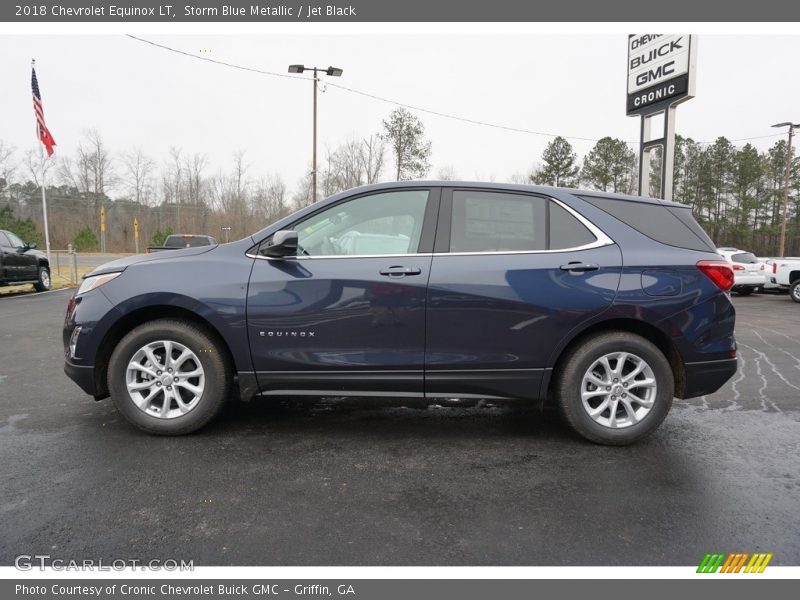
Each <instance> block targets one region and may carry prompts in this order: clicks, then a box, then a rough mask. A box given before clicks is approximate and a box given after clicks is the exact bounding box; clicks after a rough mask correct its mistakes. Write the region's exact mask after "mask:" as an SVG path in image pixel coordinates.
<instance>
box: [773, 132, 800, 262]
mask: <svg viewBox="0 0 800 600" xmlns="http://www.w3.org/2000/svg"><path fill="white" fill-rule="evenodd" d="M773 127H788V128H789V144H788V145H787V147H786V172H785V173H784V177H783V218H782V219H781V238H780V244H779V250H778V255H779V257H780V258H784V257H785V256H786V254H785V252H786V216H787V214H786V213H787V207H788V205H789V179H791V176H792V137H793V136H794V129H795V127H800V124H798V123H791V122H788V121H787V122H786V123H776V124H775V125H773Z"/></svg>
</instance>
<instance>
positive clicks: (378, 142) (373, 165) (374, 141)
mask: <svg viewBox="0 0 800 600" xmlns="http://www.w3.org/2000/svg"><path fill="white" fill-rule="evenodd" d="M385 156H386V144H385V143H384V141H383V138H381V136H380V135H371V136H369V138H368V139H365V140H363V145H362V146H361V165H362V168H363V169H364V175H365V180H366V183H377V182H378V181H379V179H380V176H381V171H382V170H383V160H384V157H385Z"/></svg>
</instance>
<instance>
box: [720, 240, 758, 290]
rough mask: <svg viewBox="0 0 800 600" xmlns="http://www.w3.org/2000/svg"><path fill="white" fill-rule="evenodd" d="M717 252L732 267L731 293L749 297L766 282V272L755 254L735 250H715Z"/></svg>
mask: <svg viewBox="0 0 800 600" xmlns="http://www.w3.org/2000/svg"><path fill="white" fill-rule="evenodd" d="M717 252H718V253H719V254H720V255H722V257H723V258H724V259H725V260H727V261H728V262H729V263H731V266H733V287H732V288H731V291H732V292H736V293H737V294H739V295H740V296H749V295H750V294H752V293H753V292H754V291H755V290H757V289H759V288H763V287H764V284H765V283H766V282H767V274H766V270H765V267H764V263H762V262H761V261H759V260H758V259H757V258H756V256H755V254H753V253H752V252H747V251H746V250H739V249H737V248H717Z"/></svg>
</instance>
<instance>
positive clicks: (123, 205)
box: [0, 108, 800, 255]
mask: <svg viewBox="0 0 800 600" xmlns="http://www.w3.org/2000/svg"><path fill="white" fill-rule="evenodd" d="M786 148H787V144H786V141H785V140H781V141H778V142H776V143H775V144H774V145H773V146H772V147H771V148H770V149H769V150H767V151H766V152H759V151H758V150H757V149H756V148H755V147H754V146H752V145H751V144H746V145H744V146H743V147H737V146H735V145H734V144H733V143H732V142H731V141H729V140H727V139H726V138H724V137H720V138H719V139H717V140H716V142H714V143H713V144H702V143H699V142H696V141H694V140H692V139H691V138H684V137H681V136H677V140H676V154H675V167H674V192H673V199H674V200H675V201H677V202H682V203H685V204H688V205H690V206H691V207H692V209H693V212H694V215H695V217H696V218H697V220H698V221H699V222H700V224H701V225H702V226H703V227H704V228H705V229H706V231H707V232H708V233H709V235H710V236H711V237H712V239H713V240H714V241H715V242H716V243H717V244H718V245H720V246H723V245H725V246H738V247H742V248H746V249H748V250H752V251H754V252H756V253H758V254H760V255H772V254H775V252H776V246H777V239H778V235H779V228H780V222H781V217H782V206H783V181H784V179H783V178H784V175H783V174H784V165H785V160H786ZM431 153H432V144H431V142H430V141H429V140H428V139H427V138H426V134H425V127H424V124H423V123H422V122H421V121H420V119H419V118H418V117H417V116H415V115H414V114H412V113H411V112H409V111H408V110H406V109H404V108H398V109H396V110H394V111H392V112H391V114H389V115H388V116H387V118H386V119H384V120H383V121H382V123H381V124H380V127H379V128H378V131H376V132H374V133H372V134H370V135H368V136H364V137H362V136H352V137H351V138H350V139H347V140H345V141H344V142H342V143H341V144H339V145H338V146H335V147H332V148H326V149H324V150H323V152H322V156H321V160H319V167H318V177H317V179H318V187H319V194H320V196H321V197H325V196H329V195H331V194H334V193H337V192H339V191H342V190H346V189H350V188H353V187H357V186H360V185H365V184H370V183H376V182H379V181H387V180H391V181H403V180H412V179H422V178H425V177H428V176H429V175H430V170H431V162H430V158H431ZM652 168H653V169H656V168H657V165H652ZM43 170H44V174H45V179H46V181H47V185H46V192H47V198H48V210H49V213H48V214H49V215H50V237H51V245H52V246H53V248H66V246H67V244H72V245H73V246H74V247H75V248H76V249H78V250H79V251H90V250H97V249H99V231H100V207H104V209H105V214H106V221H107V227H106V232H107V239H106V249H107V250H108V251H110V252H132V251H133V250H134V230H133V220H134V218H135V219H137V220H138V222H139V225H140V238H139V248H140V250H143V248H144V247H145V246H147V245H149V244H154V245H158V244H160V243H162V242H163V239H164V237H165V236H166V235H167V234H169V233H171V232H187V233H205V234H209V235H213V236H215V237H217V238H220V239H222V240H223V241H224V240H225V237H226V236H228V237H229V238H230V239H239V238H241V237H244V236H246V235H248V234H250V233H252V232H253V231H255V230H257V229H259V228H261V227H263V226H265V225H267V224H269V223H271V222H273V221H275V220H277V219H279V218H281V217H283V216H285V215H287V214H289V213H291V212H292V211H294V210H296V209H298V208H301V207H303V206H306V205H308V204H309V203H311V202H313V201H314V198H312V197H311V172H310V169H309V170H308V172H307V173H306V175H305V176H304V177H302V178H301V179H300V181H298V182H296V184H295V186H294V188H293V191H291V192H290V190H289V187H288V186H287V184H286V182H285V181H284V180H283V178H282V177H281V175H280V174H278V173H267V174H264V173H256V172H255V169H254V167H253V164H252V163H251V162H250V161H249V160H248V156H247V153H246V152H245V151H238V152H236V153H234V154H233V156H232V157H231V159H230V162H229V163H228V165H227V166H226V167H224V168H216V169H214V168H213V167H212V165H211V163H210V161H209V159H208V156H207V155H206V154H205V153H203V152H189V151H186V150H184V149H182V148H178V147H172V148H170V150H169V153H168V156H167V158H166V159H165V160H164V161H162V162H161V163H158V162H156V161H155V160H154V159H153V158H152V157H151V156H150V155H149V154H148V153H147V152H146V151H145V150H144V149H142V148H131V149H129V150H127V151H124V152H114V151H112V150H111V149H110V148H108V147H107V145H106V144H105V142H104V140H103V138H102V136H101V135H100V134H99V133H98V132H97V131H94V130H88V131H86V132H85V134H84V136H83V139H82V140H81V142H80V143H79V144H78V148H77V150H76V151H75V153H74V154H73V155H71V156H63V157H58V158H57V159H45V160H44V163H42V158H41V154H40V153H39V152H38V149H36V150H34V149H31V150H28V151H25V152H22V153H20V152H17V151H16V150H15V149H14V148H12V147H10V146H9V145H8V144H6V143H4V142H3V141H2V140H0V228H5V229H12V230H14V231H16V232H17V233H18V234H19V235H22V236H23V237H25V238H26V239H27V240H29V241H36V242H37V243H41V239H42V235H41V231H42V227H41V219H42V217H41V213H42V211H41V181H40V180H41V177H42V171H43ZM652 176H653V175H652V174H651V178H652ZM433 177H434V178H436V179H443V180H452V179H457V175H456V170H455V168H454V167H452V166H448V167H442V168H441V169H439V171H438V172H437V173H435V174H433ZM508 180H509V181H513V182H517V183H536V184H542V185H554V186H561V187H583V188H587V189H593V190H599V191H605V192H619V193H635V191H636V189H637V187H638V161H637V155H636V153H635V152H634V150H633V148H631V146H630V145H629V144H628V143H626V142H625V141H624V140H620V139H615V138H612V137H604V138H602V139H600V140H598V141H597V142H596V143H595V145H594V147H593V148H591V150H590V151H589V152H588V153H587V154H586V155H585V156H583V157H581V158H579V156H578V154H577V152H576V151H575V150H574V148H573V147H572V145H571V144H570V143H569V141H568V140H567V139H565V138H563V137H560V136H559V137H556V138H554V139H553V140H552V141H551V142H550V143H548V144H547V146H546V148H545V149H544V152H543V153H542V155H541V157H539V159H538V160H536V161H535V162H534V164H533V166H532V167H531V169H530V170H529V171H528V172H527V173H517V174H512V175H510V176H509V177H508ZM799 197H800V162H798V159H796V158H794V157H793V160H792V169H791V178H790V202H789V211H788V212H789V224H788V227H787V255H792V254H800V200H799V199H798V198H799ZM228 228H229V229H228Z"/></svg>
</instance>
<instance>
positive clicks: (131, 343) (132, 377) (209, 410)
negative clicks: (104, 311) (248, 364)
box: [108, 319, 232, 435]
mask: <svg viewBox="0 0 800 600" xmlns="http://www.w3.org/2000/svg"><path fill="white" fill-rule="evenodd" d="M220 350H221V348H220V342H219V341H218V340H217V339H216V336H214V335H212V334H210V333H209V332H207V331H205V330H204V329H202V328H200V327H198V326H197V325H195V324H194V323H191V322H188V321H180V320H172V319H159V320H157V321H151V322H149V323H144V324H143V325H140V326H139V327H137V328H135V329H134V330H132V331H131V332H130V333H128V334H127V335H126V336H125V337H124V338H122V340H121V341H120V342H119V344H118V345H117V347H116V348H115V349H114V352H113V353H112V354H111V360H110V361H109V365H108V384H109V391H110V393H111V398H112V399H113V401H114V404H115V405H116V407H117V409H118V410H119V412H120V413H121V414H122V415H123V416H124V417H125V418H126V419H127V420H128V421H129V422H130V423H132V424H133V425H135V426H136V427H138V428H139V429H142V430H144V431H147V432H148V433H155V434H159V435H182V434H186V433H191V432H193V431H196V430H198V429H200V428H201V427H203V426H204V425H206V424H207V423H208V422H209V421H211V420H212V419H213V418H214V417H215V416H217V415H218V414H219V412H220V411H221V410H222V408H223V406H224V405H225V401H226V399H227V396H228V393H229V390H230V388H231V381H232V373H231V368H230V367H229V366H228V364H227V363H226V360H225V357H224V355H223V353H222V352H221V351H220Z"/></svg>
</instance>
